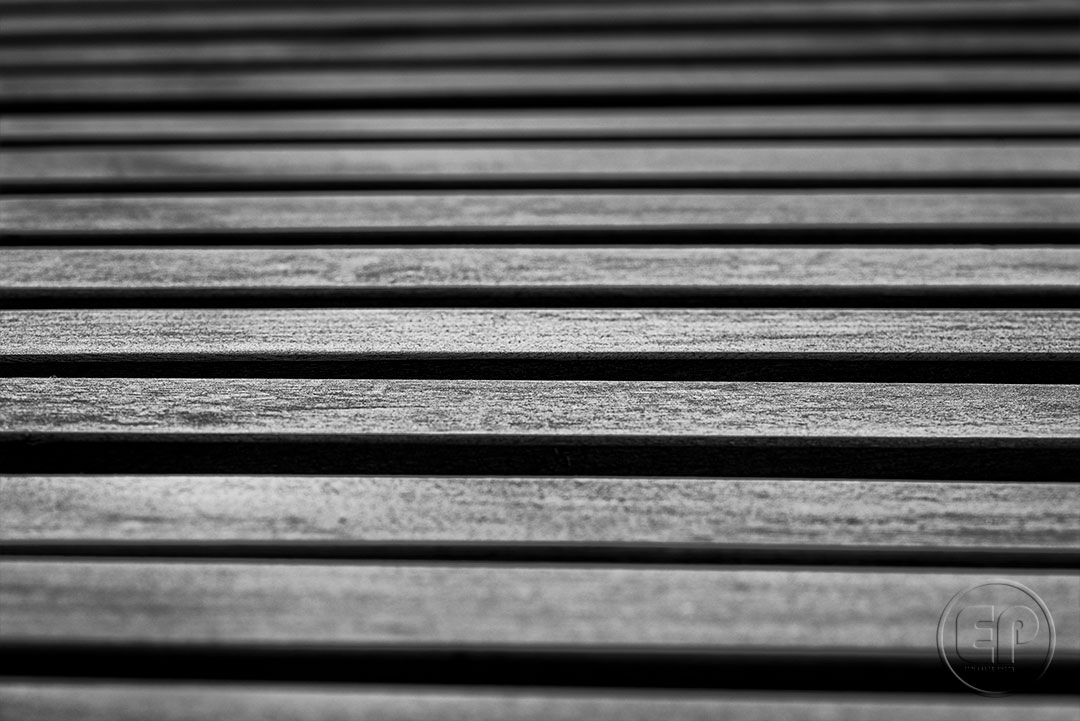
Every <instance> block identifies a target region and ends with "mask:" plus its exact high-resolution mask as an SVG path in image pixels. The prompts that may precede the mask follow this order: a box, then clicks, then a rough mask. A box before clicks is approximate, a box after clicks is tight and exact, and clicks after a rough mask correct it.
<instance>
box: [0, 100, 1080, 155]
mask: <svg viewBox="0 0 1080 721" xmlns="http://www.w3.org/2000/svg"><path fill="white" fill-rule="evenodd" d="M1077 127H1080V110H1077V109H1075V108H1074V107H1072V106H1068V105H1057V106H1055V105H1042V106H1040V105H1030V106H986V107H980V106H972V107H964V106H948V105H943V106H939V107H933V106H927V107H915V108H910V107H894V108H888V109H885V110H881V109H874V108H866V109H860V108H857V107H855V108H832V109H829V108H813V107H810V108H799V109H790V108H788V109H785V108H770V109H740V108H730V109H693V108H685V109H678V108H672V109H661V110H652V111H649V110H632V109H619V110H591V111H584V110H554V109H537V110H501V111H497V110H487V111H465V110H459V111H426V112H416V111H412V112H409V111H385V110H381V111H380V110H368V111H342V110H328V111H325V112H318V113H312V112H308V113H304V112H281V111H278V112H262V113H248V114H243V115H237V114H224V113H207V112H202V113H184V114H177V113H139V114H123V113H95V114H92V115H80V114H63V115H4V116H2V117H0V135H2V136H3V137H4V142H5V144H6V145H8V146H12V145H20V144H29V143H37V144H42V145H45V144H49V143H58V142H65V143H72V144H77V143H85V144H92V143H101V142H109V143H119V142H126V143H132V144H145V143H167V142H244V141H262V142H266V141H271V140H272V141H274V142H282V143H285V142H304V141H323V142H325V141H326V140H327V139H329V140H333V141H337V142H361V141H365V142H373V141H380V142H387V141H402V140H424V141H428V142H430V141H433V140H438V141H452V140H471V141H478V140H484V141H498V140H513V139H517V140H521V139H533V138H544V139H575V138H587V139H589V140H593V141H596V140H601V139H609V138H616V139H664V138H666V139H670V138H703V139H705V138H716V139H723V138H740V139H742V138H753V137H775V138H779V137H787V138H792V139H800V140H802V139H807V138H815V137H882V138H886V137H890V136H893V137H895V136H899V137H918V136H932V137H938V138H943V137H948V138H953V137H971V136H973V137H979V136H995V137H1009V136H1024V137H1033V136H1049V137H1055V136H1062V135H1066V134H1067V135H1071V136H1073V137H1076V136H1080V131H1077V129H1076V128H1077Z"/></svg>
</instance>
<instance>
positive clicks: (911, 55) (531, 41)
mask: <svg viewBox="0 0 1080 721" xmlns="http://www.w3.org/2000/svg"><path fill="white" fill-rule="evenodd" d="M1078 42H1080V37H1078V35H1077V33H1076V32H1075V31H1073V30H1071V29H1062V30H1041V31H1024V30H1019V31H1003V32H1002V31H998V32H992V33H987V32H978V31H972V30H966V29H957V28H944V29H927V28H922V29H919V30H889V29H882V30H874V29H869V30H867V29H865V28H864V29H863V30H862V31H860V32H851V31H847V32H836V31H817V32H810V31H798V30H780V31H754V30H750V31H739V32H731V31H723V30H721V31H709V32H679V33H671V32H665V31H663V30H661V31H659V32H656V31H653V32H646V31H623V32H610V31H609V32H602V33H597V32H577V33H572V34H571V33H536V32H531V33H524V34H517V35H510V34H508V35H507V36H505V37H504V36H499V35H485V34H478V35H471V36H470V35H464V34H454V35H453V36H448V37H418V38H417V37H397V38H394V37H389V38H383V39H379V40H376V41H373V42H368V43H357V42H354V41H346V40H341V39H335V38H332V37H331V38H322V39H319V40H318V41H314V40H303V39H300V40H296V39H288V38H282V39H270V40H251V39H246V40H245V39H239V40H237V39H224V40H223V39H219V40H216V41H215V40H213V39H209V40H208V39H207V38H205V37H202V36H200V37H198V38H192V39H190V40H187V41H169V42H166V41H160V42H156V43H147V42H139V41H128V42H124V43H109V44H100V45H52V44H41V45H12V46H10V47H4V48H0V65H3V66H5V68H6V69H7V70H9V71H19V70H25V69H27V68H33V69H34V70H35V71H42V70H46V69H55V70H65V69H66V70H70V69H85V68H87V67H88V66H93V67H95V68H98V69H105V68H107V67H116V68H121V67H124V66H134V67H139V66H144V67H145V66H146V65H159V64H160V65H161V67H180V68H188V67H194V66H196V65H197V66H199V67H221V66H223V65H228V64H238V65H247V66H253V65H259V64H263V63H266V64H275V63H282V64H286V63H287V64H292V65H293V66H297V65H300V64H305V63H307V64H313V65H315V64H331V63H374V64H378V65H380V66H383V65H386V64H403V65H420V64H425V63H479V62H509V63H536V64H539V63H553V62H554V63H588V62H605V63H609V62H653V61H673V60H681V61H684V62H685V61H695V60H696V61H704V62H717V61H721V62H731V61H752V60H762V59H767V60H778V59H785V58H786V59H789V60H790V59H795V58H806V59H820V60H837V59H846V60H850V61H857V60H860V59H861V60H883V59H908V60H911V59H921V60H926V59H933V58H937V57H947V58H965V57H972V58H980V59H985V58H994V59H998V60H1007V59H1009V58H1011V57H1016V56H1018V57H1023V58H1054V57H1057V58H1059V59H1060V58H1062V56H1067V55H1070V54H1072V53H1073V52H1074V51H1075V49H1076V46H1077V43H1078Z"/></svg>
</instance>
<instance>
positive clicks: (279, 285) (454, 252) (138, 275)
mask: <svg viewBox="0 0 1080 721" xmlns="http://www.w3.org/2000/svg"><path fill="white" fill-rule="evenodd" d="M1077 287H1080V248H1073V247H1038V246H1019V247H1017V246H995V247H978V246H974V247H955V246H954V247H934V246H929V247H888V246H837V247H828V246H818V247H793V246H786V247H785V246H772V247H770V246H758V247H709V246H682V247H679V246H668V247H634V246H622V247H618V246H606V247H605V246H586V247H574V246H547V247H543V246H501V247H500V246H491V247H484V246H478V247H477V246H474V247H445V246H443V247H438V246H435V247H432V246H427V247H424V246H410V247H392V246H391V247H380V246H364V247H323V248H320V247H302V246H301V247H280V248H257V247H250V248H236V247H233V248H229V247H202V248H184V247H172V248H124V247H119V248H117V247H112V248H109V247H102V248H49V247H37V248H34V247H21V248H20V247H7V248H0V296H2V295H3V294H4V293H5V292H11V291H14V290H16V289H37V290H40V291H43V292H44V291H50V292H61V291H66V290H77V289H85V290H86V291H87V292H95V291H96V292H101V291H105V290H110V289H112V290H120V289H129V290H153V289H162V290H164V289H175V290H184V289H188V290H191V289H200V288H207V289H210V288H213V289H229V288H233V289H266V290H280V291H285V290H289V289H300V288H304V289H313V290H314V289H321V290H333V289H342V290H346V289H352V290H362V289H367V288H370V289H401V290H402V291H403V292H410V291H415V290H422V289H455V288H458V289H460V288H482V289H500V288H502V289H517V290H528V289H533V288H535V289H566V290H568V291H570V290H575V289H576V290H582V289H586V288H594V289H603V288H626V289H679V288H683V289H687V288H696V289H709V288H714V289H731V290H734V291H752V290H754V289H763V288H776V289H800V288H801V289H807V290H809V289H828V288H836V289H848V288H890V289H899V288H908V289H911V290H913V291H916V292H930V291H931V290H932V289H935V288H988V289H998V290H1007V289H1013V288H1035V289H1038V288H1043V289H1050V288H1077Z"/></svg>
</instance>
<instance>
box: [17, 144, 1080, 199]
mask: <svg viewBox="0 0 1080 721" xmlns="http://www.w3.org/2000/svg"><path fill="white" fill-rule="evenodd" d="M305 180H309V181H337V182H340V183H343V184H347V183H355V184H362V185H365V186H371V187H373V188H374V189H376V190H380V189H385V188H386V186H387V185H388V184H390V185H393V184H395V183H405V184H409V183H413V184H416V183H423V182H425V181H435V182H438V183H440V185H447V184H448V185H453V184H454V183H455V182H459V183H472V184H475V183H476V182H485V181H486V182H487V183H489V184H491V185H492V187H493V188H499V187H500V186H502V185H503V184H505V183H507V182H514V181H518V180H525V181H530V182H531V183H533V184H539V185H547V186H552V187H559V185H560V184H565V183H567V182H573V181H577V182H579V183H580V182H588V183H589V184H601V185H602V184H605V183H606V184H615V185H618V184H625V183H627V182H628V181H631V180H636V181H638V182H649V183H656V184H663V183H666V182H673V181H680V180H681V181H684V182H694V183H697V184H711V183H719V184H724V185H729V186H732V187H740V186H743V187H745V186H747V185H752V184H753V183H754V182H762V181H767V182H772V183H783V184H786V185H790V184H798V183H800V182H803V183H813V182H820V181H831V182H844V183H848V184H850V185H852V186H855V187H859V188H862V187H865V185H866V184H867V183H881V182H893V183H896V182H902V181H903V182H908V183H918V182H920V181H921V182H934V181H946V180H947V181H951V182H954V183H964V182H978V181H995V182H998V183H1006V184H1009V183H1013V184H1023V183H1025V182H1031V181H1046V182H1049V181H1056V182H1059V183H1060V182H1068V183H1069V185H1070V187H1071V186H1075V185H1080V144H1078V143H1062V142H1023V143H1020V142H1008V143H1006V142H998V143H993V144H989V143H976V142H960V141H951V142H949V143H922V144H913V143H896V142H892V143H887V144H868V143H850V142H849V143H825V142H818V143H798V144H794V143H749V142H745V141H742V142H739V143H738V144H720V143H698V142H681V143H669V144H664V143H649V144H640V143H630V142H627V143H620V144H617V145H614V144H605V145H604V146H600V147H598V146H596V145H594V144H590V143H576V144H575V143H560V144H558V145H553V144H550V143H545V144H524V143H518V144H513V145H484V146H476V145H465V146H462V145H455V144H434V143H425V144H423V145H416V146H411V147H410V146H395V147H370V146H368V147H349V146H337V147H335V146H329V147H328V146H325V145H317V146H295V145H294V146H292V147H289V146H285V147H273V148H267V147H265V146H247V147H243V146H240V147H214V148H199V147H184V148H143V149H111V148H102V149H93V150H90V149H60V150H44V149H42V150H6V151H4V152H2V153H0V182H3V183H6V184H7V185H9V186H12V185H14V186H19V187H21V186H23V185H31V186H32V187H35V188H41V189H46V190H49V189H52V190H53V191H54V192H55V191H61V192H62V189H61V188H60V187H59V186H61V185H63V184H64V183H65V181H67V182H75V183H80V184H83V185H85V187H89V188H108V187H110V185H112V184H117V183H119V184H123V185H124V186H125V187H139V186H141V185H143V184H145V183H149V184H156V183H166V184H167V183H170V182H183V183H186V184H191V185H196V186H197V185H198V184H199V183H200V182H201V183H208V182H209V183H214V184H215V186H217V185H220V184H222V183H231V184H233V185H235V186H236V187H237V188H238V189H240V190H246V191H250V189H251V187H252V185H258V184H261V183H263V184H264V183H266V182H277V183H279V184H280V183H284V184H289V185H290V187H292V186H301V187H302V184H303V183H304V181H305ZM12 190H14V188H12Z"/></svg>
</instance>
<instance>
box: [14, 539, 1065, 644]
mask: <svg viewBox="0 0 1080 721" xmlns="http://www.w3.org/2000/svg"><path fill="white" fill-rule="evenodd" d="M0 571H2V573H0V578H2V579H3V580H2V582H0V610H2V611H3V616H4V626H3V629H2V630H0V641H4V642H8V643H10V642H13V641H38V640H40V641H45V640H48V639H54V640H59V639H63V640H65V641H79V640H81V641H93V640H98V641H106V640H107V641H109V642H110V643H119V642H154V643H162V644H166V643H200V642H201V643H214V644H220V645H225V644H239V643H247V644H251V643H293V644H307V645H313V644H327V645H334V646H346V647H347V646H350V645H365V644H367V645H373V644H412V645H425V644H469V645H474V644H500V645H501V644H511V645H526V644H527V645H556V646H558V645H568V646H573V647H581V646H583V645H603V646H608V645H610V646H615V647H646V648H647V647H656V646H662V647H671V646H680V647H689V648H701V649H723V648H727V649H733V648H746V647H750V648H757V649H768V648H804V649H805V648H813V649H818V650H824V649H829V648H846V649H862V650H881V651H886V652H892V651H896V650H910V651H914V652H919V653H922V654H924V655H926V656H930V657H936V656H937V649H936V647H935V640H934V639H935V630H936V628H937V624H938V619H939V616H940V615H941V610H942V609H943V608H944V607H945V605H946V604H947V603H948V602H949V599H950V598H951V597H952V596H953V595H954V594H956V593H957V592H959V591H961V590H963V589H964V588H966V587H967V586H970V585H972V584H973V583H975V582H977V581H979V580H983V579H984V578H985V576H983V575H982V574H973V573H970V572H963V571H950V572H945V573H942V572H938V573H919V574H912V573H904V572H893V573H882V572H872V571H860V572H846V573H845V572H834V571H790V570H716V569H713V568H708V567H702V568H684V569H677V570H673V569H666V568H610V567H594V568H573V567H565V566H550V567H544V568H524V567H513V566H499V565H495V566H480V565H468V564H455V565H434V564H432V565H427V564H408V565H389V564H317V563H302V564H298V563H291V564H275V563H260V564H250V563H227V562H221V563H194V562H173V563H139V562H129V561H109V562H93V561H84V562H69V561H60V560H57V561H27V560H5V561H0ZM1012 580H1014V581H1017V582H1019V583H1023V584H1024V585H1026V586H1028V587H1029V588H1032V589H1034V590H1035V592H1036V593H1038V594H1039V595H1040V596H1041V597H1042V599H1043V600H1044V601H1045V602H1046V604H1047V606H1048V607H1049V608H1050V610H1051V614H1053V616H1054V620H1055V626H1056V629H1057V648H1058V653H1060V654H1061V655H1062V656H1063V657H1067V656H1071V655H1072V654H1075V653H1077V652H1078V651H1080V611H1077V609H1078V608H1080V578H1077V577H1076V576H1075V575H1074V574H1067V575H1066V574H1026V573H1021V574H1017V575H1016V576H1014V577H1013V578H1012ZM792 619H801V622H800V623H793V622H792Z"/></svg>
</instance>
